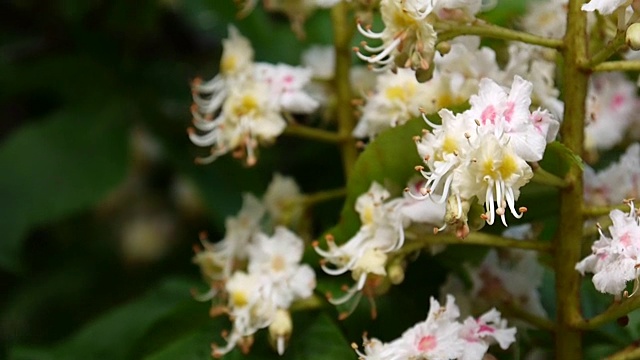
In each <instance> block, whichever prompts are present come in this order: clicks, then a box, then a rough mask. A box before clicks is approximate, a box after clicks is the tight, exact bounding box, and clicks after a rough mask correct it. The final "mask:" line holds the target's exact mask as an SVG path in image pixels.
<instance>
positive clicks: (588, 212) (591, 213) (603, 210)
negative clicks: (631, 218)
mask: <svg viewBox="0 0 640 360" xmlns="http://www.w3.org/2000/svg"><path fill="white" fill-rule="evenodd" d="M615 209H618V210H622V211H624V210H629V205H618V206H592V207H585V208H584V210H583V211H582V215H583V216H584V217H598V216H604V215H609V213H610V212H611V210H615Z"/></svg>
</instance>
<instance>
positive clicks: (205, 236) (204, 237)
mask: <svg viewBox="0 0 640 360" xmlns="http://www.w3.org/2000/svg"><path fill="white" fill-rule="evenodd" d="M198 237H199V238H200V241H205V240H207V239H208V238H209V234H208V233H207V232H206V231H200V233H198Z"/></svg>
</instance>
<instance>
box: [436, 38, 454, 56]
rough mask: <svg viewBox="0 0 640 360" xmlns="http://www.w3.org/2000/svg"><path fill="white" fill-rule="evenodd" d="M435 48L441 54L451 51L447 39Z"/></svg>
mask: <svg viewBox="0 0 640 360" xmlns="http://www.w3.org/2000/svg"><path fill="white" fill-rule="evenodd" d="M436 50H438V52H439V53H440V54H442V55H447V54H448V53H449V51H451V44H450V43H449V42H447V41H443V42H441V43H439V44H438V45H436Z"/></svg>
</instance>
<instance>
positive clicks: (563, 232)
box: [554, 0, 589, 359]
mask: <svg viewBox="0 0 640 360" xmlns="http://www.w3.org/2000/svg"><path fill="white" fill-rule="evenodd" d="M582 4H583V1H580V0H570V1H569V4H568V16H567V32H566V34H565V38H564V43H565V47H564V48H563V54H564V59H565V62H564V63H565V65H564V71H563V76H564V81H563V83H564V85H565V91H564V94H565V112H564V121H563V123H562V126H561V128H560V135H561V137H562V140H563V143H564V145H565V146H566V147H567V148H569V150H571V151H573V152H574V153H575V154H581V153H582V152H583V146H584V119H585V116H586V111H585V101H586V98H587V88H588V86H587V85H588V81H589V74H588V73H587V72H585V71H584V70H582V64H584V63H586V62H587V31H586V24H587V17H586V13H585V12H583V11H582V10H581V7H582ZM569 166H570V167H569V171H568V173H567V177H566V179H567V180H568V181H569V183H570V186H569V187H566V188H564V189H562V190H561V192H560V218H561V219H562V226H560V228H559V231H558V233H557V234H556V237H555V239H554V260H555V261H554V268H555V273H556V294H557V295H556V308H557V325H556V332H555V358H556V359H581V358H582V334H581V331H580V329H577V328H575V326H574V324H577V323H580V322H581V321H583V320H582V314H581V311H580V282H581V277H580V274H579V273H578V272H577V271H576V270H575V264H576V263H577V262H578V261H580V258H581V250H582V249H581V244H582V229H583V216H582V212H583V196H584V195H583V184H582V169H581V168H580V166H579V165H578V164H575V163H570V164H569Z"/></svg>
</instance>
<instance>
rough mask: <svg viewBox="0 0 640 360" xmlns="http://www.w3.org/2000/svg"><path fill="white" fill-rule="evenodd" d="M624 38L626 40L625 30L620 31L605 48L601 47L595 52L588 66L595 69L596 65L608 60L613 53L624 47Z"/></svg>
mask: <svg viewBox="0 0 640 360" xmlns="http://www.w3.org/2000/svg"><path fill="white" fill-rule="evenodd" d="M624 40H625V32H624V31H618V33H617V34H616V36H615V37H614V38H613V39H612V40H611V41H609V43H608V44H607V46H605V47H604V48H602V49H600V51H598V52H597V53H595V54H594V55H593V56H592V57H591V59H589V61H588V62H587V66H586V68H591V69H593V68H594V67H595V66H596V65H598V64H600V63H602V62H604V61H606V60H607V59H608V58H610V57H611V56H612V55H613V54H615V53H617V52H618V50H620V49H621V48H622V46H624ZM600 71H602V70H600Z"/></svg>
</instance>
